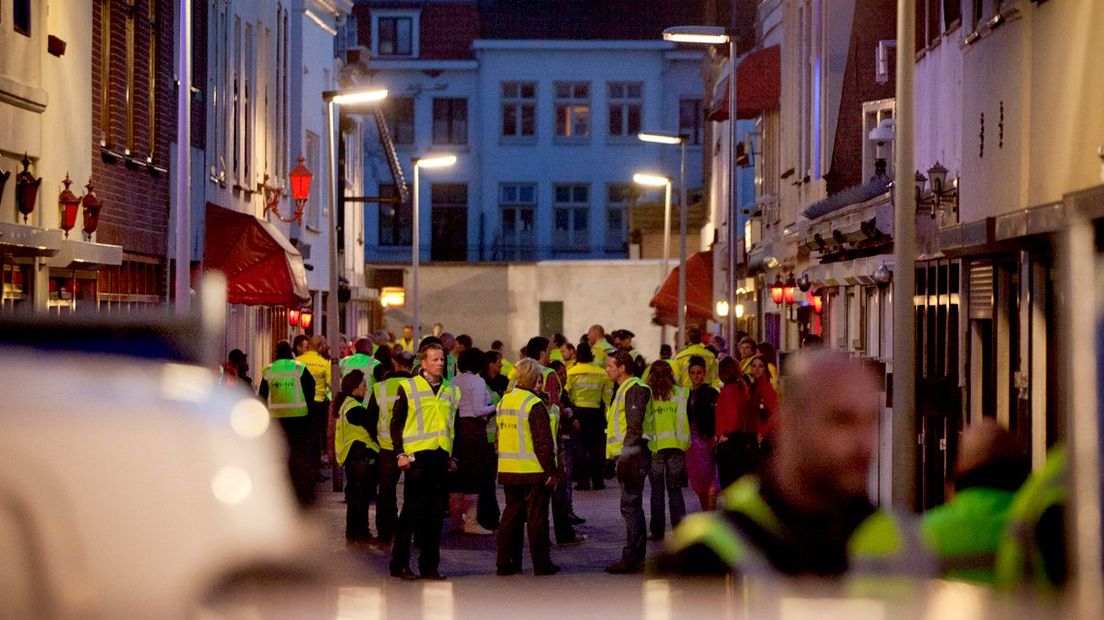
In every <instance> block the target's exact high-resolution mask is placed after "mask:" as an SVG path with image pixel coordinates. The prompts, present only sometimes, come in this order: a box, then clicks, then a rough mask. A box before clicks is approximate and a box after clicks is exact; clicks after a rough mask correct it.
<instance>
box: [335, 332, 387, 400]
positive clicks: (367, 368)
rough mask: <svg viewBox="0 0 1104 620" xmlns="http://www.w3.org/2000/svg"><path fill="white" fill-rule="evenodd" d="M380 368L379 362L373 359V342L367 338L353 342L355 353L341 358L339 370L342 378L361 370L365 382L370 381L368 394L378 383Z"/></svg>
mask: <svg viewBox="0 0 1104 620" xmlns="http://www.w3.org/2000/svg"><path fill="white" fill-rule="evenodd" d="M377 366H379V362H378V361H376V359H375V358H373V357H372V341H371V340H369V339H367V338H357V339H356V341H355V342H353V353H352V355H347V356H345V357H343V358H341V361H339V362H338V368H339V369H340V370H341V376H342V377H344V376H345V375H347V374H349V372H351V371H352V370H354V369H355V370H360V371H361V372H363V373H364V378H365V380H367V381H368V393H369V394H370V393H371V392H372V386H373V385H374V384H375V382H376V377H375V373H376V367H377Z"/></svg>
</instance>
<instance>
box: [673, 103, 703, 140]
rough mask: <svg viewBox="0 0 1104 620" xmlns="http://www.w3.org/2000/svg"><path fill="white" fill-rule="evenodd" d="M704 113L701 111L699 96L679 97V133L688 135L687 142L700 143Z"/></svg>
mask: <svg viewBox="0 0 1104 620" xmlns="http://www.w3.org/2000/svg"><path fill="white" fill-rule="evenodd" d="M704 124H705V113H704V112H703V111H702V100H701V97H684V98H682V99H679V133H680V134H682V135H684V136H690V138H689V142H688V143H689V144H701V143H702V126H703V125H704Z"/></svg>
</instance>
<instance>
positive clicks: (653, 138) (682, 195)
mask: <svg viewBox="0 0 1104 620" xmlns="http://www.w3.org/2000/svg"><path fill="white" fill-rule="evenodd" d="M637 137H638V138H640V139H641V140H643V141H644V142H654V143H657V144H677V145H679V281H678V334H677V335H676V337H675V348H676V349H681V348H682V347H683V346H685V345H686V218H687V215H686V214H687V211H688V207H687V204H686V143H687V142H689V138H690V137H689V136H686V135H681V134H677V133H673V132H669V131H643V132H641V133H639V134H637ZM670 192H671V186H670V184H669V183H668V185H667V193H668V201H667V204H668V205H670ZM667 214H668V229H669V228H670V209H668V211H667ZM663 243H664V251H665V252H666V245H667V236H666V230H665V236H664V238H663ZM666 274H667V267H666V265H664V276H666Z"/></svg>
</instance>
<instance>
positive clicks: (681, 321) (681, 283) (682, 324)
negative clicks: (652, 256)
mask: <svg viewBox="0 0 1104 620" xmlns="http://www.w3.org/2000/svg"><path fill="white" fill-rule="evenodd" d="M679 149H680V152H679V188H680V189H679V280H678V287H679V288H678V338H677V342H678V348H679V349H681V348H682V347H685V346H686V211H687V209H686V139H685V138H682V139H681V142H680V143H679Z"/></svg>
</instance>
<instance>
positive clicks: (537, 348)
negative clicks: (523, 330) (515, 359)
mask: <svg viewBox="0 0 1104 620" xmlns="http://www.w3.org/2000/svg"><path fill="white" fill-rule="evenodd" d="M525 357H528V358H529V359H534V360H537V362H538V363H540V364H542V365H544V366H547V365H548V339H547V338H545V337H544V336H533V337H532V338H530V339H529V342H528V343H527V344H526V345H525Z"/></svg>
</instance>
